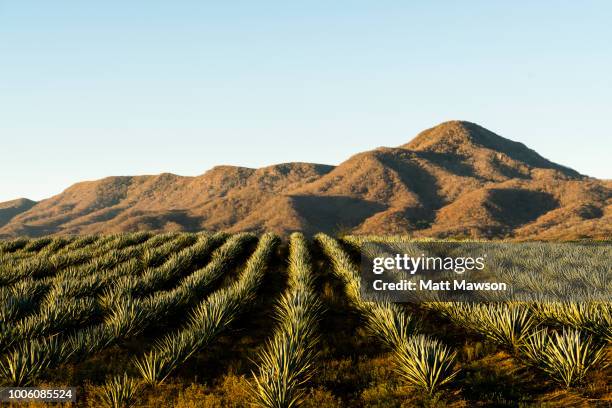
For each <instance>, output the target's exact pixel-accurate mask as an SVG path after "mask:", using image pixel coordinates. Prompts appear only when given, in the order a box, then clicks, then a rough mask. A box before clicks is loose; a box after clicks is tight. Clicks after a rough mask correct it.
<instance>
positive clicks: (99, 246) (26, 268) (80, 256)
mask: <svg viewBox="0 0 612 408" xmlns="http://www.w3.org/2000/svg"><path fill="white" fill-rule="evenodd" d="M150 237H151V235H150V234H148V233H135V234H126V235H119V236H116V237H111V238H106V239H99V240H97V241H94V242H91V243H89V244H88V245H85V246H84V247H81V248H80V249H76V250H75V249H73V248H71V247H66V248H65V249H64V250H60V251H58V252H57V253H53V254H51V253H47V251H41V252H37V253H33V255H32V256H29V257H27V258H23V259H13V260H11V261H5V262H3V263H2V264H0V286H6V285H10V284H12V283H15V282H18V281H20V280H22V279H24V278H28V277H32V278H44V277H47V276H52V275H54V274H55V273H57V272H58V271H60V270H63V269H65V268H68V267H70V266H75V265H82V264H83V263H86V262H90V261H92V260H94V259H96V258H100V257H104V256H107V255H108V253H109V252H110V251H120V250H122V249H124V248H128V247H131V246H137V245H138V244H143V243H145V242H146V241H147V240H149V238H150ZM169 238H171V236H170V235H168V234H163V235H157V236H154V237H153V238H151V239H150V240H149V241H150V242H149V243H148V244H149V245H150V246H151V247H154V246H156V245H159V243H160V242H164V241H167V240H168V239H169ZM132 249H134V248H132Z"/></svg>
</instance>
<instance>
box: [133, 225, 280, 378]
mask: <svg viewBox="0 0 612 408" xmlns="http://www.w3.org/2000/svg"><path fill="white" fill-rule="evenodd" d="M277 244H278V237H276V236H275V235H272V234H264V235H263V236H262V237H261V238H260V240H259V243H258V245H257V248H256V249H255V251H254V252H253V254H252V255H251V257H249V259H248V260H247V263H246V265H245V267H244V269H243V270H242V272H241V274H240V276H239V278H238V280H237V281H236V282H234V283H233V284H231V285H230V286H229V287H227V288H223V289H220V290H218V291H216V292H214V293H213V294H212V295H210V296H209V297H208V298H206V299H205V300H204V301H202V302H201V303H200V304H199V305H198V306H197V307H196V308H195V309H194V310H193V311H192V313H191V316H190V318H189V322H188V323H187V325H186V326H185V327H184V328H182V329H181V330H179V331H178V332H176V333H172V334H170V335H168V336H166V337H164V338H163V339H161V340H160V341H158V342H157V344H156V345H155V347H154V348H153V350H151V351H149V352H148V353H146V354H145V355H144V356H142V357H140V358H138V359H136V360H135V361H134V365H135V366H136V368H137V369H138V371H139V372H140V374H141V375H142V377H143V379H144V381H145V382H146V383H148V384H151V385H157V384H160V383H161V382H163V381H164V380H165V379H166V378H167V377H168V376H169V375H170V374H171V373H172V372H173V371H174V370H175V369H176V368H177V367H179V366H180V365H182V364H183V363H184V362H185V361H187V360H188V359H189V358H190V357H191V356H193V355H194V354H195V353H197V352H198V351H200V350H202V349H204V348H205V347H206V346H208V345H209V344H210V343H211V342H212V341H213V340H214V339H215V338H216V337H217V336H218V335H219V334H220V333H222V332H223V331H224V330H225V329H226V328H227V327H228V326H229V325H230V324H231V323H232V322H233V321H234V320H235V319H236V318H237V317H238V316H239V315H240V314H241V313H243V312H244V311H245V310H247V309H248V308H249V306H250V305H251V304H252V303H253V302H254V301H255V299H256V294H257V290H258V289H259V287H260V285H261V283H262V281H263V278H264V274H265V271H266V267H267V265H268V263H269V260H270V258H271V256H272V254H273V252H274V250H275V248H276V246H277Z"/></svg>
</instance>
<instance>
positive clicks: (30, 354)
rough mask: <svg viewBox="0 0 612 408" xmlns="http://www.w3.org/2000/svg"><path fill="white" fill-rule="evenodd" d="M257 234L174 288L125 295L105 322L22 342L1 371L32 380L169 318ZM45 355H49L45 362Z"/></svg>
mask: <svg viewBox="0 0 612 408" xmlns="http://www.w3.org/2000/svg"><path fill="white" fill-rule="evenodd" d="M253 239H254V236H252V235H250V234H237V235H235V236H233V237H231V238H230V239H229V240H228V241H227V242H226V243H225V244H224V245H223V246H221V247H220V248H218V249H217V250H215V252H214V253H213V254H212V256H211V260H210V262H209V263H208V264H207V265H206V266H205V267H203V268H200V269H198V270H196V271H195V272H194V273H193V274H192V275H190V276H188V277H186V278H184V279H183V280H181V282H180V283H179V285H178V286H177V287H175V288H173V289H172V290H169V291H161V292H156V293H153V294H151V295H149V296H148V297H145V298H142V299H138V298H131V297H126V298H122V299H119V300H118V301H117V302H116V303H115V304H114V305H113V307H112V309H111V310H109V311H108V313H107V315H106V316H105V318H104V322H103V323H101V324H97V325H93V326H88V327H85V328H82V329H80V330H77V331H76V332H74V333H72V334H67V335H61V336H55V337H54V339H56V340H57V339H58V338H59V337H61V341H49V340H48V338H44V337H43V338H37V339H33V340H31V341H27V342H24V343H22V344H20V345H18V346H17V347H16V348H15V349H14V350H12V351H11V352H10V353H8V355H6V356H5V357H4V359H3V360H1V361H0V376H2V377H4V378H5V379H6V380H7V381H9V382H10V383H12V384H14V385H25V384H29V383H31V382H32V381H33V380H35V379H36V378H37V376H39V375H40V373H42V372H43V371H44V370H46V369H48V368H51V367H55V366H57V365H59V364H62V363H66V362H68V361H75V362H78V361H83V360H85V359H87V358H89V357H90V356H91V355H93V354H95V353H97V352H99V351H101V350H103V349H105V348H107V347H109V346H111V345H113V344H116V343H117V342H120V341H122V340H126V339H129V338H131V337H134V336H137V335H139V334H141V333H142V332H143V331H144V330H146V329H148V328H149V327H151V326H153V325H155V324H164V323H166V322H167V321H168V319H169V317H170V316H174V315H178V314H179V313H180V312H182V311H184V310H185V308H186V307H188V306H189V305H190V304H191V303H194V302H195V301H197V299H198V297H199V296H200V295H201V294H202V293H204V292H205V290H206V289H207V288H208V289H210V288H211V285H212V284H213V283H214V282H215V281H216V280H218V279H219V278H220V277H221V276H222V275H223V274H224V272H225V271H227V270H228V268H229V267H230V266H231V265H232V263H233V262H235V260H236V259H237V258H238V257H239V255H240V254H241V253H242V252H243V251H244V249H245V247H246V245H247V244H248V243H249V242H251V241H252V240H253ZM189 268H190V266H189ZM49 356H51V357H49ZM43 358H46V360H45V361H40V360H41V359H43Z"/></svg>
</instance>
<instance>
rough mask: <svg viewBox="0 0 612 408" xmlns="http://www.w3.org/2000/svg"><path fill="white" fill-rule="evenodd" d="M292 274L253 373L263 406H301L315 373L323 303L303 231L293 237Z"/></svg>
mask: <svg viewBox="0 0 612 408" xmlns="http://www.w3.org/2000/svg"><path fill="white" fill-rule="evenodd" d="M288 274H289V278H288V289H287V291H286V292H285V293H284V295H283V296H282V297H281V299H280V300H279V302H278V304H277V305H276V319H277V322H278V325H277V327H276V330H275V331H274V334H273V336H272V338H271V339H270V340H269V341H268V342H267V343H266V345H265V347H264V349H263V350H262V351H261V352H260V355H259V364H258V370H257V373H256V374H255V373H254V374H253V376H254V382H253V383H252V394H253V396H254V401H255V404H256V405H257V406H260V407H266V408H290V407H295V406H297V405H298V404H299V403H300V402H301V401H302V400H303V399H304V396H305V393H304V385H305V384H306V383H307V382H308V381H309V380H310V378H311V377H312V375H313V374H314V372H315V362H316V359H317V355H318V349H317V345H318V340H319V336H318V334H317V324H318V320H319V316H320V313H321V312H322V304H321V302H320V300H319V299H318V296H317V294H316V292H315V288H314V282H313V280H314V276H313V271H312V261H311V257H310V252H309V249H308V243H307V240H306V238H305V237H304V236H303V235H302V234H300V233H294V234H292V235H291V237H290V241H289V266H288Z"/></svg>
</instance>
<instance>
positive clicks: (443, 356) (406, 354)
mask: <svg viewBox="0 0 612 408" xmlns="http://www.w3.org/2000/svg"><path fill="white" fill-rule="evenodd" d="M315 240H316V241H317V242H318V243H319V245H320V246H321V248H322V249H323V252H324V253H325V254H326V255H327V257H328V258H329V259H330V260H331V263H332V266H333V271H334V272H335V274H336V275H337V277H338V278H340V280H342V281H343V282H344V284H345V286H346V293H347V296H348V299H349V301H350V302H351V303H352V305H353V306H354V307H355V308H356V309H357V310H359V312H360V313H361V315H362V316H363V318H364V319H365V323H366V328H367V330H368V331H369V333H371V335H373V336H374V337H376V338H377V339H378V340H379V341H380V342H381V344H384V345H385V346H386V347H388V348H389V349H391V350H392V351H393V353H394V358H393V361H394V363H395V364H396V371H397V373H398V374H399V376H400V377H401V378H403V379H404V380H405V381H406V382H407V383H408V384H409V385H411V386H413V387H415V388H420V389H422V390H424V391H425V392H427V393H428V394H430V395H431V394H434V393H435V392H436V391H437V390H438V389H439V388H440V387H442V386H444V385H446V384H448V383H450V382H451V381H452V380H453V379H454V378H455V377H456V376H457V374H458V370H457V369H456V368H455V361H456V357H457V355H456V352H454V351H451V350H450V349H449V348H448V347H447V346H446V345H444V344H442V343H440V342H439V341H438V340H436V339H433V338H431V337H429V336H425V335H423V334H417V333H416V331H417V330H416V323H415V321H414V319H413V318H412V316H410V315H409V314H408V313H407V312H406V311H405V310H404V309H403V308H401V307H400V306H398V305H396V304H393V303H389V302H368V301H365V300H363V299H362V297H361V292H360V277H359V270H358V268H357V266H356V265H355V264H354V263H353V261H352V260H351V258H350V256H349V254H348V253H347V252H346V251H345V250H344V249H343V248H342V247H341V245H340V244H339V242H338V241H337V240H335V239H333V238H331V237H329V236H327V235H325V234H318V235H316V236H315Z"/></svg>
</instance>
